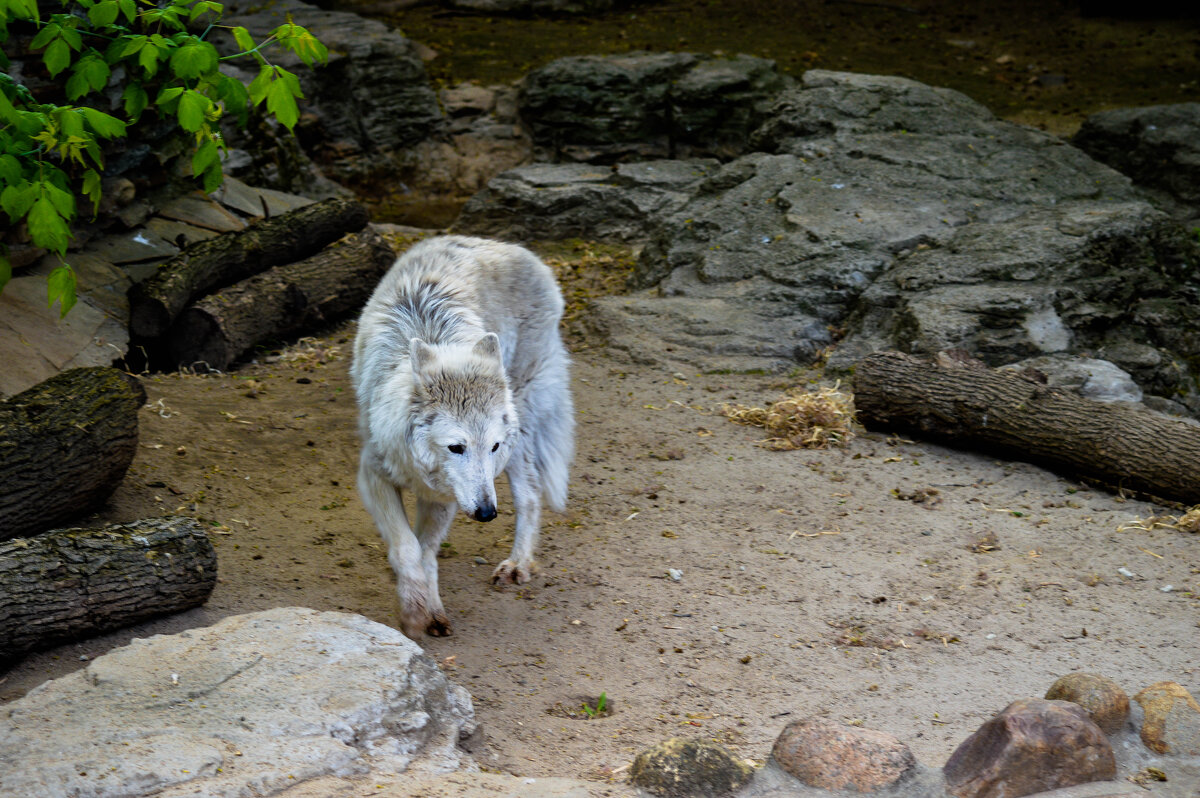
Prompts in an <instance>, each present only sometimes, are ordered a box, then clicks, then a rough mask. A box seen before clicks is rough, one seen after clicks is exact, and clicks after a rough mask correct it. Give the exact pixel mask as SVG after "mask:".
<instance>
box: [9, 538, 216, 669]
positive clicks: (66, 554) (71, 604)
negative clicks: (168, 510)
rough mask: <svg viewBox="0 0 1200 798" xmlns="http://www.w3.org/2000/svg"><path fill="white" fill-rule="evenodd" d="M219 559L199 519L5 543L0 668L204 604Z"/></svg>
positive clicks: (210, 590) (14, 540)
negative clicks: (27, 656)
mask: <svg viewBox="0 0 1200 798" xmlns="http://www.w3.org/2000/svg"><path fill="white" fill-rule="evenodd" d="M216 582H217V554H216V551H214V549H213V545H212V542H211V541H209V539H208V535H207V534H206V533H205V531H204V527H203V525H202V524H201V523H200V522H199V521H197V520H196V519H194V518H182V517H175V518H172V517H167V518H150V519H146V520H143V521H133V522H131V523H128V524H114V525H112V526H106V527H102V528H99V529H55V530H52V531H50V532H44V533H42V534H40V535H34V536H32V537H27V538H14V539H13V540H9V541H5V542H3V543H0V662H11V661H13V660H15V659H17V658H19V657H21V656H23V655H24V654H27V653H29V652H30V651H35V650H38V649H44V648H48V647H50V646H53V645H57V644H59V643H63V642H67V641H70V640H79V639H81V638H86V637H92V636H94V635H98V634H103V633H104V632H111V631H113V630H114V629H120V628H123V627H126V626H131V625H133V624H135V623H138V622H139V621H144V620H147V619H149V618H154V617H156V616H159V615H165V614H167V613H172V612H181V611H183V610H186V609H191V608H192V607H196V606H199V605H200V604H203V603H204V602H205V601H206V600H207V599H208V596H209V594H210V593H212V589H213V586H214V585H215V584H216Z"/></svg>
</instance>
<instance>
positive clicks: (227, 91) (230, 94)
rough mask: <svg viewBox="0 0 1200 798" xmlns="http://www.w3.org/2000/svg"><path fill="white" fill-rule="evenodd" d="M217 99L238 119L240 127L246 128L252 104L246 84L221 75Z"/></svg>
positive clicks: (218, 80)
mask: <svg viewBox="0 0 1200 798" xmlns="http://www.w3.org/2000/svg"><path fill="white" fill-rule="evenodd" d="M217 99H219V100H221V101H222V102H223V103H225V109H226V110H228V111H230V112H231V113H233V114H234V115H235V116H236V117H237V119H238V124H239V125H241V126H242V127H245V126H246V118H247V116H248V115H249V108H248V104H249V102H250V93H249V92H247V91H246V84H244V83H242V82H241V81H240V80H238V79H237V78H231V77H229V76H228V75H219V76H218V77H217Z"/></svg>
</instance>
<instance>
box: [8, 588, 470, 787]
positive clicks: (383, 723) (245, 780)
mask: <svg viewBox="0 0 1200 798" xmlns="http://www.w3.org/2000/svg"><path fill="white" fill-rule="evenodd" d="M0 718H2V719H3V722H0V794H3V795H30V796H32V795H37V796H43V797H44V798H55V796H73V797H76V798H85V797H92V798H102V797H106V796H113V797H115V796H128V795H148V794H154V795H158V796H163V797H164V798H176V797H177V798H182V796H195V797H198V798H208V797H210V796H211V797H212V798H217V797H218V796H220V797H221V798H234V796H244V795H276V794H279V793H281V792H283V791H284V790H287V789H288V788H291V787H294V786H295V785H297V784H300V783H303V782H304V781H307V780H310V779H318V778H322V777H326V776H348V775H353V774H362V773H366V772H368V771H373V772H377V773H399V772H406V771H407V772H414V773H440V772H449V771H453V770H457V769H460V768H466V769H469V770H474V769H475V766H474V764H473V763H472V762H471V761H470V759H469V757H468V756H467V755H466V753H465V752H463V751H462V750H461V749H460V748H459V746H458V743H459V740H460V739H463V738H465V737H466V736H468V735H470V734H471V733H472V732H474V731H475V728H476V727H475V723H474V714H473V709H472V707H471V701H470V697H469V696H468V694H467V692H466V690H464V689H463V688H461V687H458V686H456V685H452V684H450V683H449V682H448V681H447V680H446V677H445V675H444V674H443V673H442V672H441V671H440V670H439V669H438V668H437V665H436V664H435V663H434V662H433V660H431V659H430V658H429V657H427V656H426V655H425V654H424V653H422V651H421V649H420V648H419V647H418V646H417V645H416V643H413V642H412V641H411V640H409V639H408V638H406V637H405V636H404V635H402V634H401V633H400V632H398V631H396V630H394V629H391V628H389V627H387V626H383V625H382V624H378V623H375V622H373V621H370V620H367V619H366V618H363V617H362V616H358V615H349V614H345V613H336V612H317V611H315V610H309V609H303V608H295V607H291V608H280V609H274V610H267V611H264V612H257V613H252V614H249V615H241V616H234V617H231V618H226V619H225V620H223V621H221V622H219V623H217V624H216V625H214V626H211V627H208V628H202V629H194V630H191V631H188V632H182V633H180V634H176V635H159V636H156V637H152V638H149V639H146V640H134V641H133V642H132V643H131V644H129V645H128V646H125V647H123V648H120V649H116V650H115V651H112V652H110V653H108V654H106V655H104V656H102V657H99V658H97V659H96V660H95V661H93V662H92V663H91V664H89V665H88V666H87V668H85V669H84V670H81V671H77V672H75V673H73V674H71V675H69V676H65V677H63V678H61V679H56V680H53V681H50V682H47V683H46V684H44V685H42V686H41V687H38V688H37V689H35V690H33V691H32V692H30V693H29V694H28V695H26V696H25V697H24V698H22V699H19V700H17V701H14V702H12V703H10V704H7V705H5V706H4V707H3V708H0Z"/></svg>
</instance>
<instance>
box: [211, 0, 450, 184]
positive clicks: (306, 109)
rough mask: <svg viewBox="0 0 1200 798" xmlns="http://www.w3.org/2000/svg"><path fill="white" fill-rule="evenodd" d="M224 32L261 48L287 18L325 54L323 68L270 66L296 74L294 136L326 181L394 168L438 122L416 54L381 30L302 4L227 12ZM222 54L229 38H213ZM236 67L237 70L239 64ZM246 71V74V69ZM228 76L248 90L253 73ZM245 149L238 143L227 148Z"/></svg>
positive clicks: (279, 59) (289, 1)
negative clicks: (242, 31)
mask: <svg viewBox="0 0 1200 798" xmlns="http://www.w3.org/2000/svg"><path fill="white" fill-rule="evenodd" d="M228 11H229V13H230V16H229V17H228V18H226V19H225V20H223V24H227V25H241V26H243V27H245V28H246V29H247V30H248V31H250V33H251V35H252V36H254V38H255V41H262V40H263V39H265V38H266V37H267V35H269V33H270V31H272V30H274V29H275V28H276V27H278V26H279V25H281V24H283V23H284V22H285V21H286V20H287V18H288V17H289V16H290V17H291V18H292V20H293V21H294V22H295V23H296V24H297V25H302V26H304V27H305V28H307V29H308V30H309V31H310V32H311V33H313V34H314V35H315V36H316V37H317V38H318V39H320V40H321V42H322V43H323V44H324V45H325V46H326V47H327V48H329V63H328V64H326V65H324V66H318V67H316V68H315V69H309V68H307V67H305V66H304V64H303V63H302V62H301V61H300V59H299V57H297V56H295V55H293V54H292V53H284V52H272V54H271V61H272V63H275V64H277V65H279V66H282V67H284V68H286V69H288V70H291V71H293V72H295V73H296V75H297V77H299V79H300V84H301V86H302V88H303V90H304V96H305V98H306V99H305V100H304V101H303V105H302V107H301V112H302V114H303V115H304V116H303V118H302V120H301V123H300V125H298V126H297V133H298V135H299V137H300V139H301V142H302V143H303V144H304V146H305V148H306V152H307V154H308V155H309V156H311V157H312V158H313V159H314V160H316V161H317V162H318V164H319V165H320V166H321V168H322V169H323V170H324V172H325V174H326V175H327V176H328V177H330V178H333V179H334V180H339V181H348V182H355V181H360V180H365V179H368V178H371V177H375V176H378V175H380V174H385V173H386V172H387V171H388V168H389V167H391V171H393V172H395V171H397V170H398V169H399V168H400V164H401V162H402V161H403V158H404V155H405V150H406V149H407V148H409V147H411V146H412V145H413V144H415V143H417V142H418V141H421V140H422V139H424V138H426V137H427V136H429V134H430V133H431V132H432V131H433V130H434V129H435V128H436V127H437V126H438V124H439V123H440V122H441V119H442V112H441V109H440V108H439V107H438V102H437V96H436V94H435V93H434V90H433V87H432V86H431V85H430V83H429V79H428V76H427V75H426V73H425V64H424V62H423V61H422V60H421V58H420V55H419V53H418V49H417V46H416V45H415V44H414V43H413V42H412V41H410V40H409V39H406V38H405V37H404V36H402V35H401V34H400V33H398V32H397V31H395V30H393V29H391V28H389V27H387V26H386V25H384V24H383V23H381V22H376V21H374V20H368V19H364V18H363V17H360V16H358V15H357V14H350V13H346V12H341V11H326V10H323V9H320V8H317V7H316V6H312V5H309V4H307V3H302V2H300V0H278V2H273V3H269V4H266V5H258V6H249V5H245V6H243V5H241V4H233V5H230V6H228ZM216 38H217V41H216V42H215V43H216V44H218V47H219V48H223V49H224V52H223V54H225V53H228V52H230V51H231V50H230V48H232V47H233V42H232V37H216ZM239 63H240V62H239ZM247 68H248V69H252V67H247ZM230 71H231V72H232V73H233V74H236V75H237V76H238V77H241V78H242V79H244V80H246V81H247V82H248V81H249V80H250V79H252V78H253V77H254V76H255V75H257V69H252V71H249V72H238V71H237V68H236V67H231V68H230ZM242 143H244V142H243V140H242V139H241V138H238V139H235V140H234V141H233V142H232V145H233V146H235V147H236V146H239V145H240V144H242Z"/></svg>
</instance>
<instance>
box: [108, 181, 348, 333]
mask: <svg viewBox="0 0 1200 798" xmlns="http://www.w3.org/2000/svg"><path fill="white" fill-rule="evenodd" d="M369 218H370V217H369V214H368V213H367V209H366V208H365V207H364V206H363V205H362V204H360V203H358V202H355V201H353V200H347V199H339V198H335V199H327V200H322V201H321V202H315V203H313V204H311V205H305V206H304V207H302V208H297V209H295V210H293V211H289V212H288V213H285V214H282V215H280V216H276V217H274V218H271V219H263V220H262V221H259V222H256V223H255V224H252V225H250V226H249V227H247V228H246V229H245V230H240V231H238V232H236V233H226V234H225V235H221V236H217V237H216V238H210V239H208V240H206V241H198V242H196V243H194V244H192V245H191V246H189V247H188V248H187V249H185V250H184V251H183V252H180V253H179V254H178V255H176V256H175V257H174V258H171V259H170V260H168V261H167V262H166V263H164V264H162V265H161V266H160V267H159V268H158V270H157V271H155V273H154V274H153V276H151V277H150V278H149V279H147V280H145V281H144V282H142V283H139V284H138V285H136V286H134V288H133V290H132V291H130V292H129V314H130V316H129V330H130V332H131V333H132V334H133V336H134V337H135V338H136V339H141V340H142V341H151V342H152V341H153V339H156V338H158V337H159V336H160V335H162V334H163V333H165V332H166V331H167V329H168V328H169V327H170V326H171V323H172V322H173V321H174V320H175V317H176V316H178V315H179V313H180V311H182V310H183V309H184V308H185V307H187V305H188V303H189V302H191V301H192V300H194V299H196V298H197V297H199V296H203V295H204V294H207V293H208V292H210V291H212V290H214V289H217V288H223V287H225V286H227V285H230V284H232V283H235V282H237V281H238V280H241V279H244V278H246V277H249V276H250V275H253V274H258V273H259V272H261V271H263V270H264V269H269V268H271V267H272V266H278V265H280V264H282V263H291V262H292V261H295V260H299V259H301V258H306V257H308V256H309V255H311V254H313V253H314V252H317V251H318V250H320V249H321V248H322V247H324V246H326V245H327V244H330V243H332V242H334V241H337V240H338V239H339V238H341V237H342V236H344V235H345V234H346V233H356V232H358V231H359V230H362V229H363V228H364V227H365V226H366V225H367V221H368V220H369Z"/></svg>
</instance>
